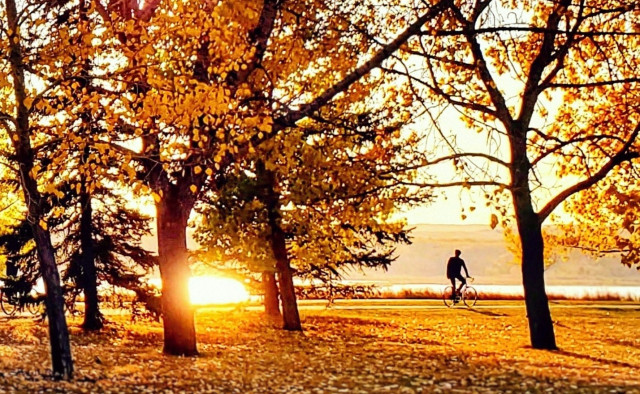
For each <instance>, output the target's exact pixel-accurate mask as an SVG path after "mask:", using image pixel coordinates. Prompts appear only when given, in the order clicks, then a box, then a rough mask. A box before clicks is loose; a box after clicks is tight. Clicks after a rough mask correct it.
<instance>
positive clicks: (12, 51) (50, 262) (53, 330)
mask: <svg viewBox="0 0 640 394" xmlns="http://www.w3.org/2000/svg"><path fill="white" fill-rule="evenodd" d="M5 5H6V13H5V15H6V18H7V25H8V28H9V30H10V31H12V32H13V35H15V37H11V38H10V39H9V40H8V42H9V63H10V66H11V76H12V77H13V90H14V96H15V103H16V111H15V112H16V116H15V131H14V132H13V133H11V132H10V134H12V135H11V141H12V143H13V148H14V151H15V160H16V161H17V163H18V166H19V176H20V184H21V186H22V193H23V194H24V201H25V204H26V205H27V220H28V221H29V224H30V226H31V230H32V232H33V239H34V241H35V244H36V251H37V253H38V260H39V262H40V267H39V268H40V274H41V275H42V278H43V279H44V286H45V291H46V294H47V295H46V298H45V304H46V307H47V316H48V318H49V343H50V345H51V364H52V367H53V375H54V377H55V378H56V379H71V378H72V376H73V359H72V358H71V345H70V343H69V331H68V328H67V320H66V318H65V316H64V299H63V297H62V288H61V287H60V273H59V272H58V267H57V265H56V260H55V250H54V248H53V245H52V243H51V235H50V233H49V230H48V229H47V227H46V223H45V222H43V221H42V220H43V219H44V212H43V208H42V203H43V201H42V195H41V194H40V192H39V191H38V184H37V182H36V181H35V179H34V177H35V174H32V170H33V166H34V159H35V155H34V152H33V149H32V147H31V128H30V124H29V111H28V109H27V107H26V105H25V102H26V100H27V91H26V87H25V65H24V63H23V53H22V45H21V37H20V36H19V30H20V29H19V25H18V20H19V18H18V12H17V9H16V2H15V0H5Z"/></svg>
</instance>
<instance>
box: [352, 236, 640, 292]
mask: <svg viewBox="0 0 640 394" xmlns="http://www.w3.org/2000/svg"><path fill="white" fill-rule="evenodd" d="M414 227H415V229H414V230H413V231H412V233H411V235H412V241H413V244H412V245H400V246H399V247H398V250H397V255H398V259H397V260H396V261H395V262H393V263H392V264H391V267H390V268H389V270H388V271H387V272H384V271H374V270H370V271H366V272H364V273H362V272H350V273H349V274H348V275H347V276H348V279H351V280H364V281H385V282H391V283H442V282H446V281H447V279H446V278H445V273H444V272H445V265H446V262H447V260H448V258H449V257H450V256H452V255H453V251H454V250H455V249H460V250H461V251H462V256H461V257H462V258H463V259H464V260H465V262H466V263H467V267H468V268H469V273H470V274H471V276H474V277H475V278H476V281H477V283H484V284H519V283H522V281H521V274H520V265H519V264H518V263H516V261H515V259H514V257H513V255H512V254H511V253H510V252H509V250H508V249H507V244H506V241H505V239H504V236H503V233H502V230H501V229H495V230H491V228H490V227H489V226H486V225H429V224H419V225H414ZM545 278H546V281H547V284H549V285H571V284H576V285H577V284H579V285H593V286H598V285H620V286H625V285H630V286H640V271H638V270H636V269H635V268H631V269H630V268H627V267H625V266H623V265H622V264H621V263H620V260H619V259H617V258H615V257H608V258H602V259H594V258H592V257H591V256H588V255H585V254H583V253H581V252H579V251H575V252H572V253H571V255H570V258H569V259H568V261H560V262H558V263H556V264H554V265H553V266H551V267H550V268H548V270H547V272H546V276H545Z"/></svg>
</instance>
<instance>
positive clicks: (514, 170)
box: [511, 124, 557, 350]
mask: <svg viewBox="0 0 640 394" xmlns="http://www.w3.org/2000/svg"><path fill="white" fill-rule="evenodd" d="M511 137H512V139H511V156H512V158H513V164H512V167H511V180H512V189H511V193H512V196H513V206H514V210H515V215H516V222H517V225H518V233H519V235H520V242H521V248H522V284H523V287H524V299H525V304H526V308H527V318H528V319H529V335H530V336H531V346H532V347H533V348H534V349H549V350H554V349H557V346H556V338H555V334H554V332H553V321H552V320H551V311H550V310H549V299H548V298H547V292H546V289H545V284H544V241H543V239H542V223H541V222H540V218H539V216H538V214H537V213H536V212H535V211H534V209H533V204H532V201H531V189H530V187H529V171H530V169H531V163H530V162H529V159H528V157H527V146H526V130H525V129H524V128H522V127H520V125H519V124H516V127H514V128H513V129H512V133H511Z"/></svg>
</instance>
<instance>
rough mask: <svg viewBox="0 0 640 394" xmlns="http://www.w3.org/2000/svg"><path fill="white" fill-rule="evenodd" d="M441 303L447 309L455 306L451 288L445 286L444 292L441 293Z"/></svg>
mask: <svg viewBox="0 0 640 394" xmlns="http://www.w3.org/2000/svg"><path fill="white" fill-rule="evenodd" d="M442 301H443V302H444V304H445V305H446V306H447V307H448V308H451V307H452V306H454V305H455V302H454V301H455V300H454V299H453V287H452V286H447V287H445V288H444V290H443V291H442Z"/></svg>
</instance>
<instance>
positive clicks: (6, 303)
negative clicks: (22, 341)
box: [0, 291, 18, 316]
mask: <svg viewBox="0 0 640 394" xmlns="http://www.w3.org/2000/svg"><path fill="white" fill-rule="evenodd" d="M1 293H2V294H0V309H2V312H4V314H5V315H7V316H13V315H15V314H16V310H18V304H17V302H16V300H15V299H14V298H15V297H12V296H10V295H9V294H7V292H5V291H2V292H1Z"/></svg>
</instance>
